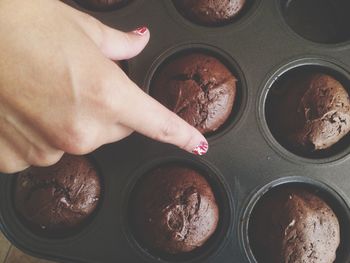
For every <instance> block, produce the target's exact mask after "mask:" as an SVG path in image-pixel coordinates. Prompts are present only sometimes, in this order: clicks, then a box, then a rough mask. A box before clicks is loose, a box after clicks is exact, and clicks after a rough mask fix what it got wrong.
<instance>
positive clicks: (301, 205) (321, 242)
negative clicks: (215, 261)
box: [249, 187, 340, 263]
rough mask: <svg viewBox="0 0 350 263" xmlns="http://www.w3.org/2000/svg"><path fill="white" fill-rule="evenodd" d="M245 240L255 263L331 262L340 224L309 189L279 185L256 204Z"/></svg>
mask: <svg viewBox="0 0 350 263" xmlns="http://www.w3.org/2000/svg"><path fill="white" fill-rule="evenodd" d="M249 240H250V245H251V248H252V250H253V253H254V255H255V257H256V259H257V262H259V263H260V262H261V263H265V262H269V263H281V262H286V263H287V262H288V263H297V262H300V263H301V262H307V263H332V262H334V261H335V259H336V251H337V248H338V246H339V243H340V227H339V222H338V219H337V216H336V215H335V214H334V212H333V211H332V209H331V208H330V207H329V206H328V205H327V204H326V202H325V201H323V200H322V199H321V198H320V197H319V196H317V195H315V194H314V193H313V192H312V191H311V190H310V191H309V190H306V189H302V188H297V187H295V188H293V187H289V188H286V187H281V188H279V189H275V190H272V192H271V193H268V194H266V196H264V197H262V199H261V200H260V201H259V202H258V203H257V205H256V207H255V208H254V210H253V213H252V217H251V219H250V222H249Z"/></svg>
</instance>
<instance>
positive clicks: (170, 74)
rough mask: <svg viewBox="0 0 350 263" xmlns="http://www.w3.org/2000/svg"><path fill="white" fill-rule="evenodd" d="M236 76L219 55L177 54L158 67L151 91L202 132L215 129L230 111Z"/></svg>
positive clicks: (234, 94)
mask: <svg viewBox="0 0 350 263" xmlns="http://www.w3.org/2000/svg"><path fill="white" fill-rule="evenodd" d="M236 82H237V79H236V77H235V76H233V74H232V73H231V71H230V70H229V69H228V68H227V67H226V66H225V65H224V64H222V63H221V62H220V61H219V60H218V59H216V58H214V57H212V56H209V55H206V54H201V53H192V54H187V55H183V56H180V57H178V58H176V59H174V60H172V61H170V62H169V63H168V64H166V65H165V66H164V67H163V68H161V69H160V71H159V72H158V74H157V75H156V78H155V79H154V81H153V82H152V88H151V93H152V95H153V96H154V97H155V98H156V99H157V100H158V101H160V102H161V103H162V104H164V105H165V106H166V107H168V108H169V109H170V110H172V111H174V112H175V113H176V114H178V115H179V116H180V117H181V118H183V119H184V120H186V121H187V122H188V123H189V124H191V125H192V126H194V127H196V128H197V129H198V130H199V131H200V132H202V133H203V134H206V133H210V132H214V131H216V130H217V129H219V128H220V126H221V125H222V124H223V123H225V121H226V120H227V119H228V117H229V116H230V114H231V112H232V108H233V104H234V101H235V97H236Z"/></svg>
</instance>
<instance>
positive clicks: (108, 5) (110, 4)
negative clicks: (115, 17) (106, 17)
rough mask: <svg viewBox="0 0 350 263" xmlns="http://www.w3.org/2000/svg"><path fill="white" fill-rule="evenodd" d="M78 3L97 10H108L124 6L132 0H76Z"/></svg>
mask: <svg viewBox="0 0 350 263" xmlns="http://www.w3.org/2000/svg"><path fill="white" fill-rule="evenodd" d="M75 1H76V2H77V3H78V4H80V5H81V6H83V7H86V8H88V9H92V10H95V11H107V10H111V9H115V8H119V7H121V6H124V5H125V4H126V3H127V2H129V1H130V0H75Z"/></svg>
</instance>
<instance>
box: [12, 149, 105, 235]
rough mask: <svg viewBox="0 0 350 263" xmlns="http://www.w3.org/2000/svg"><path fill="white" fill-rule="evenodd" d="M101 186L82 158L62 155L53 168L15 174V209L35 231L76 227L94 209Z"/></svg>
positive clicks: (87, 162) (51, 230) (89, 165)
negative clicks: (16, 175)
mask: <svg viewBox="0 0 350 263" xmlns="http://www.w3.org/2000/svg"><path fill="white" fill-rule="evenodd" d="M100 192H101V184H100V179H99V177H98V175H97V173H96V170H95V169H94V167H93V166H92V165H91V164H90V162H89V161H88V160H87V159H86V158H84V157H78V156H71V155H64V156H63V157H62V159H61V160H60V161H59V162H58V163H57V164H55V165H53V166H51V167H46V168H36V167H32V168H28V169H27V170H25V171H23V172H21V173H19V174H18V177H17V180H16V186H15V206H16V209H17V211H18V212H19V213H20V214H21V216H22V217H23V218H24V219H25V220H26V221H28V222H29V223H30V224H31V225H33V226H34V227H35V228H36V229H39V228H40V229H41V230H42V231H46V232H57V231H60V230H69V229H71V228H74V227H76V226H78V225H79V224H80V223H81V222H82V221H84V220H85V219H86V218H87V217H88V216H89V215H90V214H91V213H92V212H93V211H94V210H95V208H96V207H97V204H98V201H99V199H100Z"/></svg>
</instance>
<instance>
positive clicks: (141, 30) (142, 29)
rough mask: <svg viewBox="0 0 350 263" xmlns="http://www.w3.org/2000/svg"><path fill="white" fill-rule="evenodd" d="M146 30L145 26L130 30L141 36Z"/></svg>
mask: <svg viewBox="0 0 350 263" xmlns="http://www.w3.org/2000/svg"><path fill="white" fill-rule="evenodd" d="M147 30H148V28H147V27H145V26H142V27H138V28H136V29H135V30H134V31H132V32H134V33H135V34H137V35H140V36H143V35H144V34H145V33H146V32H147Z"/></svg>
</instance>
